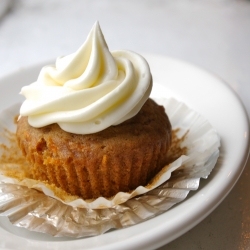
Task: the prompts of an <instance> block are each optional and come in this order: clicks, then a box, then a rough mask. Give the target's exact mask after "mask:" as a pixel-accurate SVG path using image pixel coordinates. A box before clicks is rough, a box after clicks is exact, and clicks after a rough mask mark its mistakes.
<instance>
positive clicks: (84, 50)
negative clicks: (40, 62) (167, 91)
mask: <svg viewBox="0 0 250 250" xmlns="http://www.w3.org/2000/svg"><path fill="white" fill-rule="evenodd" d="M151 89H152V76H151V73H150V69H149V66H148V64H147V62H146V60H145V59H144V58H143V57H142V56H140V55H138V54H136V53H134V52H132V51H127V50H118V51H112V52H110V51H109V49H108V46H107V44H106V41H105V39H104V37H103V34H102V31H101V29H100V26H99V24H98V22H96V23H95V24H94V26H93V28H92V30H91V31H90V33H89V35H88V37H87V39H86V41H85V42H84V44H83V45H82V46H81V47H80V48H79V49H78V50H77V51H76V52H75V53H73V54H70V55H68V56H64V57H59V58H57V60H56V64H55V65H49V66H45V67H43V68H42V70H41V72H40V74H39V76H38V79H37V81H36V82H34V83H32V84H30V85H28V86H25V87H23V88H22V90H21V94H22V95H24V96H25V98H26V100H25V101H24V103H23V104H22V106H21V109H20V115H21V116H28V122H29V124H30V125H31V126H33V127H43V126H46V125H49V124H53V123H57V124H58V125H59V126H60V127H61V128H62V129H63V130H64V131H67V132H71V133H75V134H90V133H95V132H99V131H102V130H104V129H106V128H107V127H109V126H112V125H118V124H120V123H122V122H124V121H125V120H128V119H130V118H131V117H133V116H135V115H136V114H137V113H138V112H139V110H140V109H141V107H142V106H143V104H144V103H145V101H146V100H147V99H148V97H149V95H150V92H151Z"/></svg>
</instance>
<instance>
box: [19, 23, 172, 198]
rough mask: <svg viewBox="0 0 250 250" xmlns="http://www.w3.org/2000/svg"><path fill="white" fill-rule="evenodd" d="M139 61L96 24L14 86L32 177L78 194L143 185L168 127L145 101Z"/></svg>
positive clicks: (107, 193) (160, 157) (148, 81)
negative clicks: (73, 47)
mask: <svg viewBox="0 0 250 250" xmlns="http://www.w3.org/2000/svg"><path fill="white" fill-rule="evenodd" d="M151 88H152V77H151V73H150V69H149V66H148V64H147V62H146V61H145V59H144V58H143V57H141V56H140V55H138V54H136V53H134V52H131V51H125V50H122V51H113V52H110V51H109V49H108V47H107V44H106V42H105V40H104V37H103V34H102V32H101V29H100V27H99V24H98V23H96V24H95V25H94V27H93V28H92V30H91V32H90V34H89V35H88V37H87V40H86V41H85V43H84V44H83V45H82V46H81V47H80V48H79V49H78V50H77V51H76V52H75V53H73V54H70V55H68V56H65V57H60V58H58V59H57V61H56V64H55V65H52V66H46V67H44V68H43V69H42V70H41V72H40V74H39V77H38V80H37V81H36V82H34V83H32V84H31V85H29V86H25V87H23V88H22V90H21V94H22V95H24V96H25V97H26V100H25V101H24V103H23V104H22V106H21V109H20V115H21V118H20V119H19V122H18V125H17V138H18V143H19V146H20V148H21V149H22V152H23V154H24V155H25V156H26V159H27V161H28V162H29V163H30V171H31V173H32V176H33V178H34V179H36V180H40V181H46V182H48V183H50V184H54V185H55V186H57V187H60V188H62V189H63V190H65V191H66V192H68V193H70V194H72V195H78V196H80V197H82V198H84V199H93V198H98V197H100V196H103V197H111V196H113V195H115V194H116V193H118V192H119V191H123V192H126V191H130V190H133V189H135V188H136V187H138V186H140V185H146V184H147V183H148V182H149V181H150V179H152V178H153V177H154V176H155V174H156V173H157V172H159V171H160V169H161V168H162V167H163V166H164V164H165V160H166V152H167V150H168V149H169V147H170V145H171V124H170V122H169V119H168V117H167V115H166V113H165V111H164V108H163V107H162V106H158V105H157V104H156V103H155V102H154V101H153V100H151V99H149V95H150V92H151Z"/></svg>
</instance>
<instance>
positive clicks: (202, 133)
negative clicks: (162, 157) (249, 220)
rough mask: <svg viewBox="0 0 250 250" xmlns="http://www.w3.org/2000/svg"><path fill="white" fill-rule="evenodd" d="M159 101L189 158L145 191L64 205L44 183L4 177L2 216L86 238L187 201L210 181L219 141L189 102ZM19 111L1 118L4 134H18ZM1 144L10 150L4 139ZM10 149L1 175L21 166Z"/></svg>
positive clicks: (26, 225)
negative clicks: (202, 181)
mask: <svg viewBox="0 0 250 250" xmlns="http://www.w3.org/2000/svg"><path fill="white" fill-rule="evenodd" d="M156 101H157V102H158V104H161V105H163V106H164V107H165V110H166V113H167V114H168V116H169V119H170V121H171V124H172V128H173V130H174V131H175V132H176V134H175V136H177V137H178V138H182V140H180V145H179V146H180V147H181V148H183V149H186V150H185V151H186V155H182V156H180V157H179V158H178V159H176V160H174V161H173V162H171V163H170V164H169V165H167V166H166V167H165V168H164V169H163V171H162V172H161V173H160V174H159V175H158V176H157V177H156V178H155V180H152V181H151V183H150V184H149V185H148V186H146V187H142V186H140V187H138V188H137V189H135V190H134V191H132V192H130V193H123V192H120V193H118V194H117V195H115V196H114V197H112V198H110V199H106V198H103V197H100V198H98V199H96V200H94V201H84V200H82V199H79V198H77V199H75V197H70V196H69V197H65V196H64V197H63V200H62V199H61V198H60V197H56V195H55V194H56V193H57V192H54V191H55V189H52V190H51V189H49V188H48V186H47V185H45V184H44V183H38V182H37V181H35V180H31V179H23V180H17V179H15V178H10V177H6V176H4V175H1V176H0V215H2V216H8V218H9V220H10V221H11V223H13V224H14V225H16V226H19V227H24V228H27V229H29V230H33V231H37V232H44V233H48V234H51V235H54V236H72V237H84V236H93V235H98V234H101V233H104V232H106V231H108V230H109V229H111V228H122V227H127V226H131V225H134V224H136V223H139V222H142V221H144V220H146V219H149V218H151V217H154V216H157V215H158V214H160V213H162V212H164V211H166V210H168V209H169V208H170V207H172V206H173V205H175V204H176V203H178V202H180V201H182V200H184V199H185V198H186V196H187V195H188V193H189V191H190V190H196V189H197V188H198V187H199V181H200V178H207V176H208V175H209V174H210V172H211V171H212V169H213V167H214V166H215V163H216V161H217V159H218V156H219V146H220V139H219V136H218V134H217V132H216V131H215V129H214V128H213V127H212V126H211V124H210V123H209V122H208V121H207V120H206V119H205V118H203V117H202V116H201V115H199V114H198V113H196V112H195V111H193V110H191V109H190V108H188V107H187V106H186V105H185V104H184V103H182V102H179V101H177V100H175V99H173V98H170V99H161V100H156ZM19 107H20V104H17V105H14V106H12V107H10V108H9V109H7V110H5V111H4V112H2V113H1V114H0V132H4V131H5V129H6V128H8V130H10V131H13V132H14V131H15V124H14V123H13V120H14V117H15V116H16V115H17V114H18V112H19ZM0 142H2V143H3V145H6V147H8V146H9V145H8V139H6V138H5V137H1V138H0ZM6 147H5V146H2V162H0V170H1V169H2V173H4V171H3V170H4V169H6V168H10V167H11V168H12V169H13V171H18V167H19V166H18V164H16V163H15V164H13V162H6V161H5V160H4V159H5V158H4V157H3V154H4V153H6V152H7V151H8V150H6V149H8V148H6ZM18 153H20V152H16V154H18ZM172 153H173V152H172ZM170 158H171V156H170ZM6 159H8V157H7V158H6ZM173 159H174V158H173ZM31 187H33V188H31ZM37 189H38V190H40V191H42V192H40V191H37Z"/></svg>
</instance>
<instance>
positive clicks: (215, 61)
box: [0, 0, 250, 250]
mask: <svg viewBox="0 0 250 250" xmlns="http://www.w3.org/2000/svg"><path fill="white" fill-rule="evenodd" d="M0 15H1V17H0V77H2V76H4V75H6V74H10V73H11V72H13V71H16V70H19V69H20V68H23V67H28V66H30V65H33V64H36V63H38V62H42V61H47V60H48V59H54V58H56V57H57V56H58V55H67V54H69V53H72V52H74V51H75V50H76V49H77V48H78V47H79V46H80V45H81V44H82V43H83V42H84V40H85V38H86V36H87V34H88V32H89V31H90V29H91V27H92V25H93V24H94V22H95V21H96V20H99V22H100V25H101V28H102V31H103V33H104V35H105V38H106V40H107V43H108V45H109V48H110V49H111V50H115V49H130V50H134V51H137V52H146V53H153V54H159V55H163V56H171V57H176V58H179V59H182V60H185V61H188V62H191V63H193V64H196V65H198V66H200V67H203V68H205V69H206V70H208V71H210V72H212V73H214V74H216V75H217V76H219V77H220V78H221V79H223V80H224V81H226V82H227V83H228V84H229V85H230V86H231V87H232V88H233V89H234V90H235V92H236V93H237V94H238V95H239V97H240V98H241V100H242V101H243V103H244V104H245V107H246V110H247V113H248V114H250V98H248V97H249V93H250V1H247V0H217V1H216V0H210V1H209V0H203V1H198V0H192V1H191V0H177V1H170V0H144V1H143V0H137V1H133V0H127V1H118V0H116V1H115V0H95V1H90V0H74V1H67V0H50V1H44V0H37V1H32V0H19V1H12V0H0ZM0 95H1V93H0ZM211 99H212V97H211ZM222 101H223V97H222ZM228 108H229V109H230V107H228ZM249 176H250V161H248V163H247V165H246V167H245V170H244V172H243V174H242V176H241V177H240V179H239V181H238V183H237V184H236V185H235V187H234V188H233V190H232V191H231V192H230V194H229V195H228V196H227V197H226V199H225V200H224V201H223V202H222V203H221V204H220V205H219V206H218V207H217V208H216V209H215V210H214V212H212V213H211V214H210V215H209V216H208V217H207V218H206V219H204V220H203V221H202V222H201V223H200V224H198V225H197V226H196V227H195V228H193V229H192V230H190V231H189V232H187V233H186V234H184V235H183V236H181V237H179V238H178V239H176V240H174V241H173V242H171V243H169V244H168V245H166V246H162V248H160V249H171V250H174V249H194V250H195V249H250V181H249Z"/></svg>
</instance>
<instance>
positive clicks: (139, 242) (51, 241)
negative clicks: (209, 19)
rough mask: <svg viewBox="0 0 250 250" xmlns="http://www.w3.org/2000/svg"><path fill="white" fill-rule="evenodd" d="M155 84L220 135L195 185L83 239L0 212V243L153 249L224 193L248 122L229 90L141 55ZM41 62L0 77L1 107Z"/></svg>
mask: <svg viewBox="0 0 250 250" xmlns="http://www.w3.org/2000/svg"><path fill="white" fill-rule="evenodd" d="M145 57H146V58H147V60H148V62H149V65H150V67H151V71H152V74H153V78H154V82H156V83H159V84H157V85H155V88H154V90H153V92H152V95H154V96H155V95H157V96H158V97H160V96H159V93H161V95H162V97H170V96H173V97H175V98H176V99H179V100H181V101H183V102H185V103H186V104H187V105H188V106H189V107H190V108H192V109H193V110H196V111H197V112H199V113H200V114H201V115H203V116H204V117H205V118H206V119H208V120H209V121H210V123H211V124H212V125H213V127H214V128H216V129H217V131H218V133H219V135H220V137H221V144H222V146H221V150H220V151H221V155H220V158H219V161H218V163H217V165H216V167H215V169H214V170H213V172H212V174H211V175H210V176H209V178H208V179H207V180H203V181H202V182H201V185H200V188H199V190H198V191H195V192H191V193H190V194H189V196H188V198H187V199H186V200H185V201H184V202H182V203H180V204H178V205H176V206H175V207H173V208H172V209H170V210H169V211H167V212H165V213H163V214H162V215H159V216H157V217H156V218H153V219H150V220H148V221H146V222H143V223H141V224H138V225H135V226H132V227H129V228H125V229H120V230H113V231H111V232H108V233H106V234H103V235H100V236H97V237H90V238H84V239H69V238H53V237H52V236H48V235H45V234H42V233H35V232H30V231H28V230H26V229H22V228H17V227H14V226H12V225H11V224H10V223H9V221H8V220H7V219H6V218H2V217H1V218H0V242H1V243H0V246H1V247H3V248H8V249H16V248H20V247H21V248H22V249H27V250H29V249H30V250H31V249H32V250H36V249H60V250H66V249H74V250H77V249H109V250H111V249H155V248H157V247H160V246H162V245H164V244H166V243H168V242H170V241H172V240H173V239H175V238H177V237H179V236H180V235H182V234H183V233H185V232H186V231H188V230H190V229H191V228H192V227H194V226H195V225H196V224H198V223H199V222H200V221H201V220H203V219H204V218H205V217H206V216H207V215H208V214H209V213H211V212H212V210H213V209H214V208H215V207H216V206H217V205H218V204H219V203H220V202H221V201H222V200H223V199H224V198H225V197H226V195H227V194H228V193H229V191H230V190H231V189H232V187H233V186H234V184H235V183H236V181H237V180H238V178H239V176H240V174H241V172H242V170H243V168H244V165H245V163H246V160H247V155H248V150H249V126H248V118H247V115H246V112H245V110H244V108H243V105H242V103H241V102H240V100H239V99H238V97H237V96H236V95H235V94H234V92H233V91H232V90H231V89H230V88H229V87H228V86H227V85H226V84H225V83H223V82H222V81H221V80H220V79H218V78H216V77H214V76H212V75H210V74H209V73H207V72H206V71H204V70H201V69H199V68H197V67H195V66H193V65H190V64H188V63H185V62H182V61H179V60H176V59H172V58H166V57H159V56H155V55H145ZM46 64H48V63H43V64H40V65H36V66H33V67H30V68H27V69H22V70H20V71H18V72H16V73H13V74H11V75H9V76H7V77H5V78H2V79H0V95H1V98H0V111H1V110H3V109H5V108H7V107H9V106H11V105H12V104H14V103H16V102H20V101H22V100H23V99H22V97H21V96H19V95H18V94H17V93H19V91H20V88H21V86H23V85H27V84H29V83H31V82H33V81H35V80H36V78H37V76H38V73H39V71H40V69H41V67H42V66H43V65H46Z"/></svg>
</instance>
